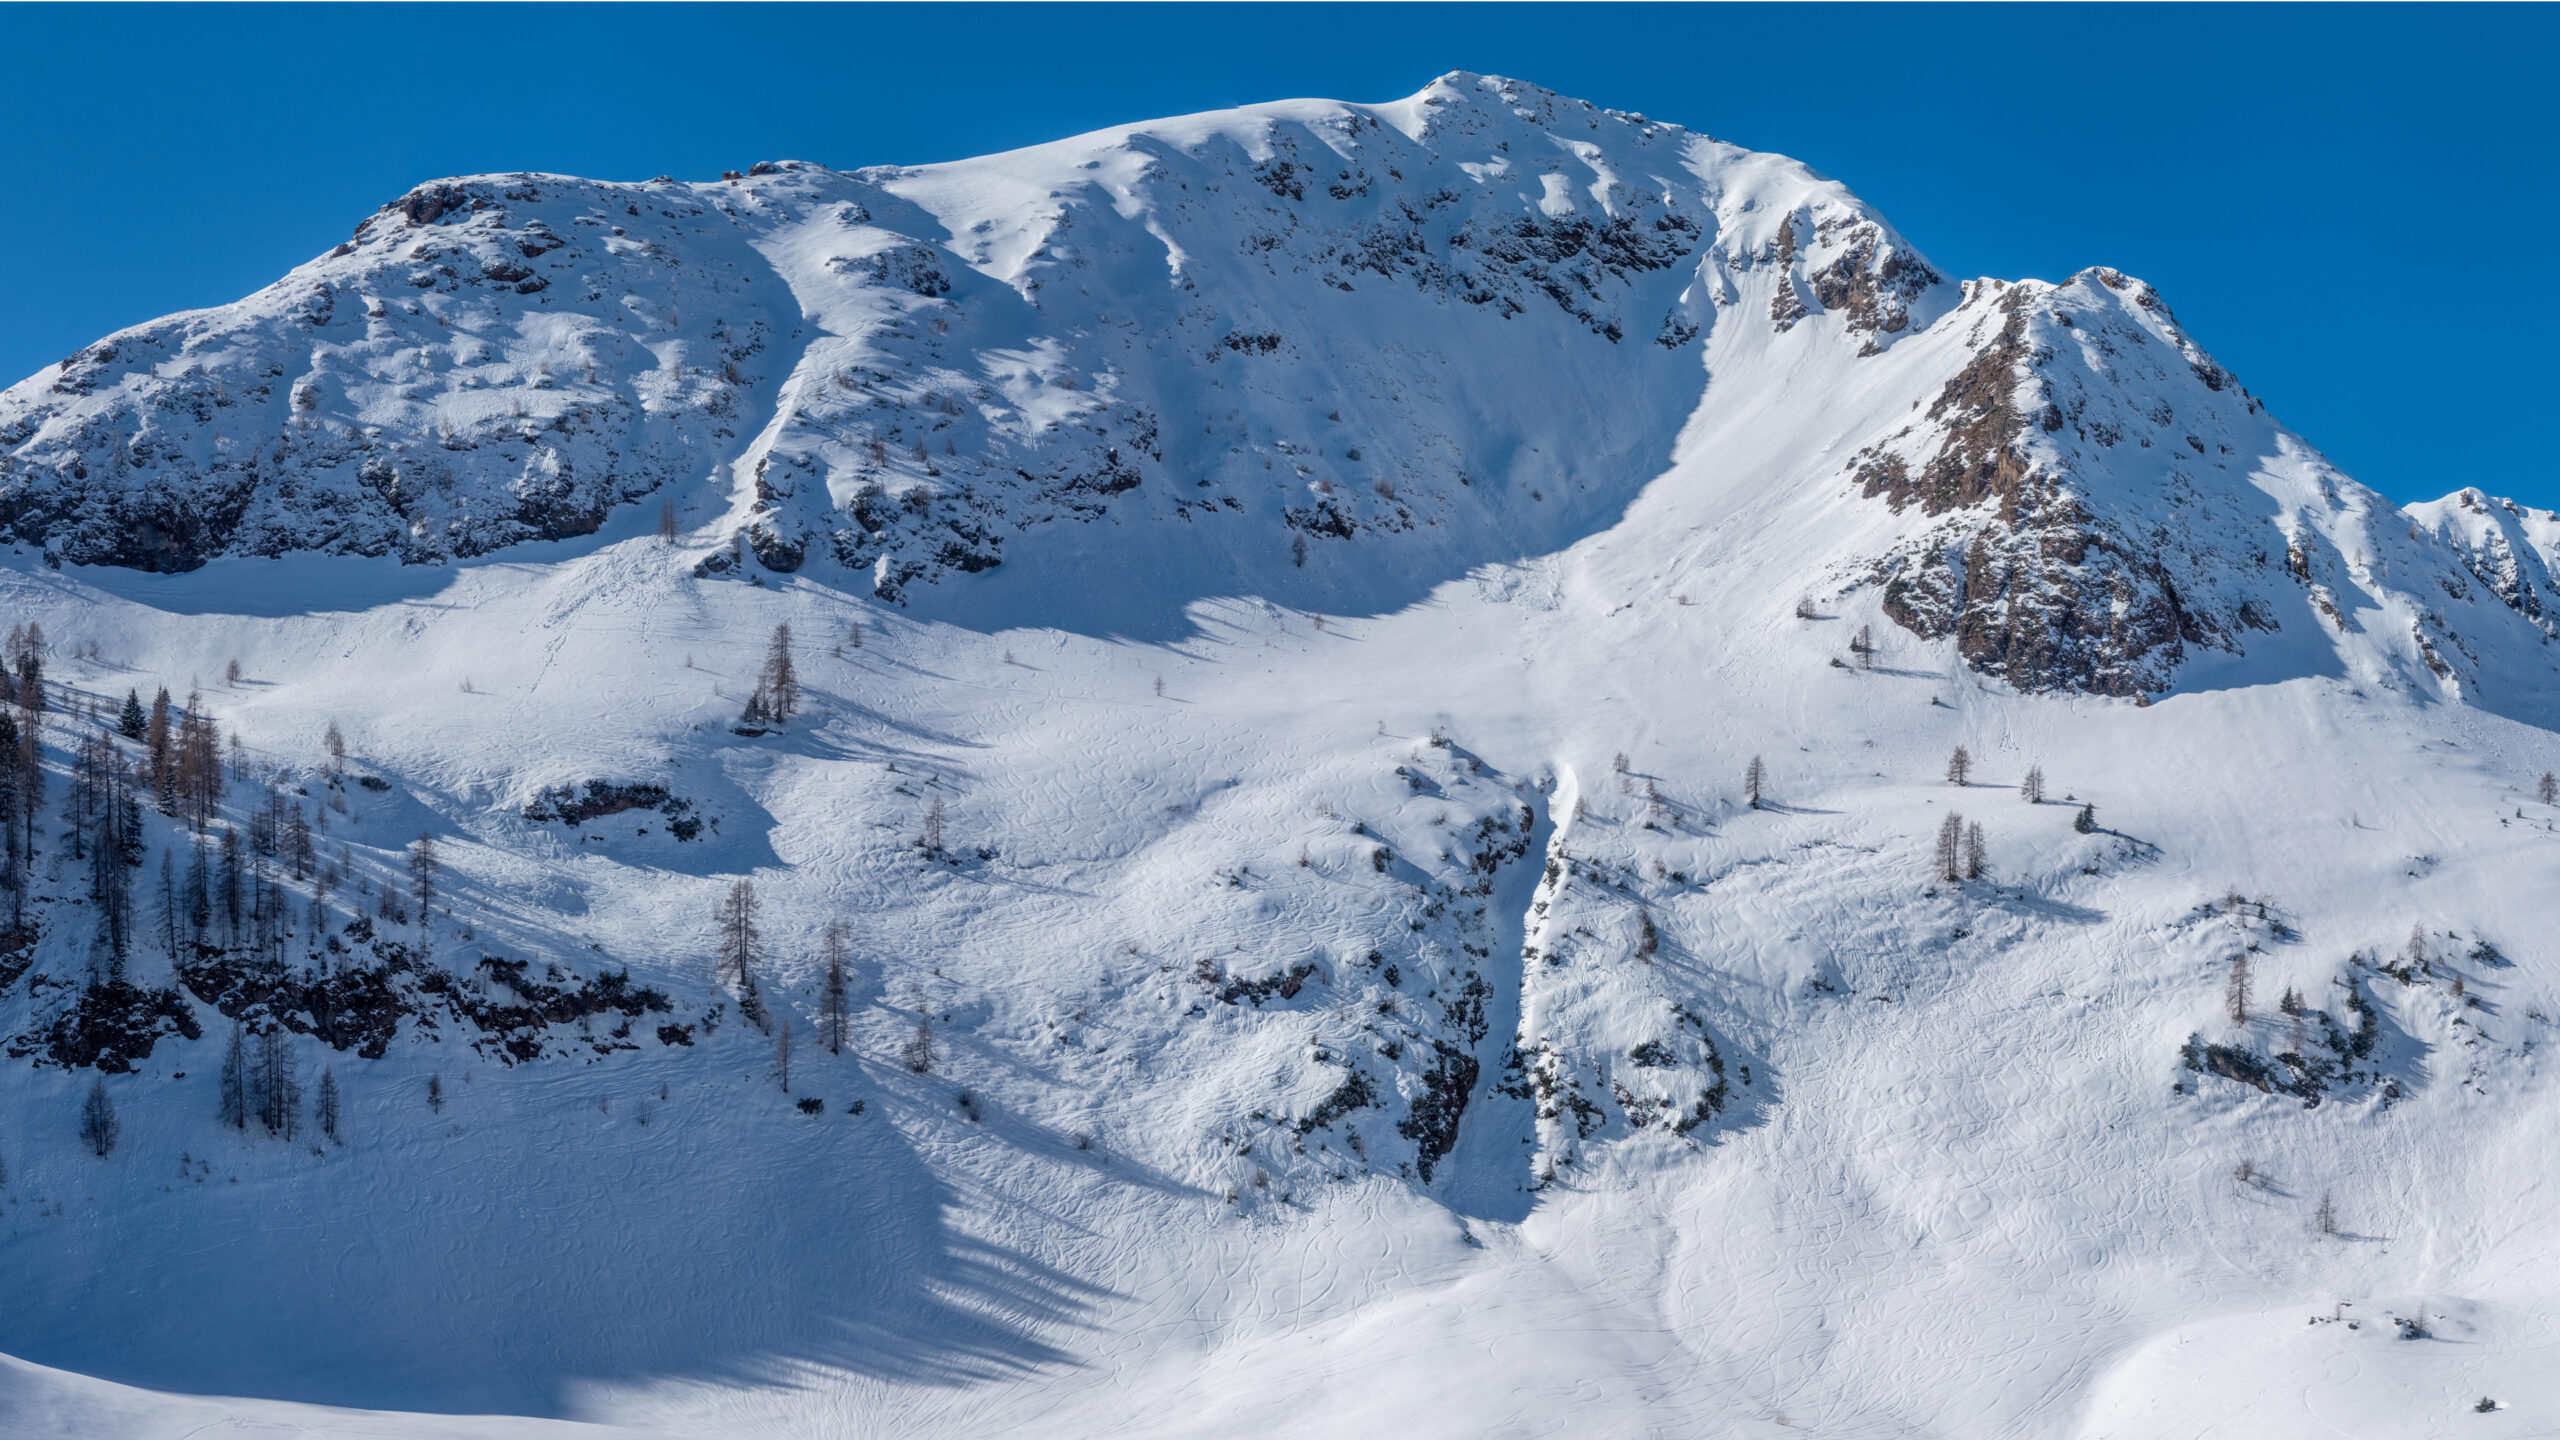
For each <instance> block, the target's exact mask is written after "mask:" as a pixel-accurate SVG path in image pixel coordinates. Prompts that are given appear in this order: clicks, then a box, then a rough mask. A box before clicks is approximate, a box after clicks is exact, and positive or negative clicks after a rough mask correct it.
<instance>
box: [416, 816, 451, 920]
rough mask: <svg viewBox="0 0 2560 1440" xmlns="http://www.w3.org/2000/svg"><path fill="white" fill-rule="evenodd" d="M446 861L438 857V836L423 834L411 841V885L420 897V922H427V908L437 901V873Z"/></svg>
mask: <svg viewBox="0 0 2560 1440" xmlns="http://www.w3.org/2000/svg"><path fill="white" fill-rule="evenodd" d="M443 868H444V862H443V861H442V860H439V859H438V858H437V857H436V837H434V836H433V835H421V836H419V837H418V838H417V839H415V840H413V841H411V842H409V887H410V889H411V890H412V891H414V892H415V893H416V894H417V897H418V924H419V926H420V927H421V928H424V926H425V925H426V923H427V909H428V907H429V906H431V905H433V904H435V903H436V874H437V872H438V871H440V870H442V869H443Z"/></svg>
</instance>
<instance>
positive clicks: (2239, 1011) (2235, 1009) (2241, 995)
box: [2222, 954, 2249, 1025]
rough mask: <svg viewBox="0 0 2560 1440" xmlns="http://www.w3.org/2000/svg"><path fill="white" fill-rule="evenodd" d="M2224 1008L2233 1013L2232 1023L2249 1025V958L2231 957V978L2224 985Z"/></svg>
mask: <svg viewBox="0 0 2560 1440" xmlns="http://www.w3.org/2000/svg"><path fill="white" fill-rule="evenodd" d="M2222 1003H2223V1007H2224V1008H2225V1009H2227V1010H2229V1011H2230V1012H2231V1023H2232V1024H2234V1025H2246V1024H2248V1023H2249V957H2248V956H2247V955H2245V954H2242V955H2234V956H2232V957H2231V976H2230V978H2229V979H2227V980H2225V981H2224V982H2223V985H2222Z"/></svg>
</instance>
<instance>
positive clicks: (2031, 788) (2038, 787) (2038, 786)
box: [2018, 765, 2044, 805]
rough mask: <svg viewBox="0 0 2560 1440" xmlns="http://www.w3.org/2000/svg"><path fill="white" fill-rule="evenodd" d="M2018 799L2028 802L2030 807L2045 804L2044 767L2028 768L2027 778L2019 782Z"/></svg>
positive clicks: (2031, 766)
mask: <svg viewBox="0 0 2560 1440" xmlns="http://www.w3.org/2000/svg"><path fill="white" fill-rule="evenodd" d="M2018 798H2019V799H2021V800H2024V801H2026V802H2027V803H2028V804H2030V805H2041V804H2043V803H2044V767H2043V766H2041V765H2030V766H2028V767H2027V778H2026V779H2024V780H2022V781H2020V782H2018Z"/></svg>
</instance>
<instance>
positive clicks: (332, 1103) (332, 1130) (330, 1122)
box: [311, 1065, 338, 1144]
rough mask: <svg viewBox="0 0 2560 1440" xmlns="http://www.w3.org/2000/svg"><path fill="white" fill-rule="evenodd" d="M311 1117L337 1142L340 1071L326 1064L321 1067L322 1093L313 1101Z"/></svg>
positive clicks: (326, 1134) (332, 1141)
mask: <svg viewBox="0 0 2560 1440" xmlns="http://www.w3.org/2000/svg"><path fill="white" fill-rule="evenodd" d="M311 1118H312V1120H313V1121H314V1122H315V1123H317V1124H318V1125H319V1127H320V1133H321V1134H323V1135H325V1136H327V1137H329V1140H330V1142H331V1143H332V1144H335V1143H337V1140H338V1072H337V1071H335V1070H332V1069H330V1068H329V1067H328V1066H326V1065H323V1066H321V1067H320V1094H319V1098H317V1099H316V1100H314V1101H313V1102H312V1105H311Z"/></svg>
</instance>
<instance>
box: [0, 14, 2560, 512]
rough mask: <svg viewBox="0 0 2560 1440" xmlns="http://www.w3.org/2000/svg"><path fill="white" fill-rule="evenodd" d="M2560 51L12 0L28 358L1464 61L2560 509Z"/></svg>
mask: <svg viewBox="0 0 2560 1440" xmlns="http://www.w3.org/2000/svg"><path fill="white" fill-rule="evenodd" d="M2556 40H2560V10H2555V9H2553V8H2551V7H2543V6H2536V7H2525V6H2513V7H2483V8H2468V7H2443V6H2436V7H2423V8H2405V9H2404V8H2397V7H2356V8H2336V9H2333V8H2326V7H2319V6H2282V7H2271V8H2230V7H2197V8H2188V7H2181V6H2141V7H2131V8H2114V7H2069V8H2041V7H2029V6H2017V7H2011V6H2000V7H1989V8H1974V7H1944V8H1929V7H1920V6H1895V7H1887V8H1863V7H1833V6H1780V7H1768V8H1761V7H1755V6H1715V7H1678V8H1675V7H1670V6H1641V7H1625V8H1621V7H1616V6H1596V5H1595V6H1577V7H1569V8H1566V7H1559V8H1549V7H1544V6H1534V5H1524V6H1500V7H1482V8H1479V7H1474V6H1466V5H1441V6H1428V7H1410V8H1407V7H1393V6H1351V5H1336V6H1322V7H1293V6H1281V7H1259V6H1221V7H1209V8H1197V9H1193V8H1180V7H1158V6H1150V7H1137V8H1119V7H1072V6H1037V7H1026V8H1016V7H988V8H967V7H958V6H949V7H936V8H915V9H907V8H896V7H868V6H866V7H843V8H835V7H823V8H822V7H818V6H792V7H773V8H767V7H760V6H727V7H692V6H681V5H662V6H645V7H630V8H625V7H620V6H612V5H582V6H562V7H545V6H459V5H457V6H430V7H409V6H394V5H377V6H363V7H345V8H341V7H335V6H321V5H308V6H305V5H296V6H282V7H266V6H239V7H192V6H190V7H178V6H164V7H150V8H123V7H106V6H44V7H34V6H13V7H9V8H0V159H4V161H5V163H4V164H0V173H5V175H6V177H7V180H6V183H7V184H8V186H9V188H10V190H11V191H12V198H11V199H10V201H9V203H8V209H7V213H6V219H5V221H0V372H4V373H5V375H6V376H7V378H9V379H15V378H17V377H19V376H22V375H25V374H27V373H29V372H31V371H33V370H34V369H36V368H37V367H39V366H41V365H43V364H46V363H48V362H50V361H53V360H56V359H59V358H60V357H62V356H63V355H65V354H68V353H69V352H70V351H71V350H73V349H74V348H76V347H78V346H80V345H82V344H85V343H87V342H88V341H90V340H93V339H95V338H97V337H98V336H100V335H102V334H105V333H106V332H108V331H110V330H113V329H115V328H117V327H119V326H123V325H128V324H132V323H134V322H136V321H140V320H145V319H148V318H150V317H152V316H154V315H158V314H162V313H166V312H168V311H171V310H178V309H184V308H188V307H192V306H199V305H210V304H216V303H219V302H222V301H226V300H230V299H232V298H235V297H237V296H239V295H241V294H244V293H246V292H248V291H250V290H253V289H256V288H257V287H259V286H260V285H263V284H265V283H266V282H267V281H269V280H271V279H273V278H274V277H275V276H276V275H278V274H280V273H282V272H283V271H284V270H285V269H287V268H288V267H290V266H292V265H295V264H298V263H300V262H301V261H303V260H306V259H308V258H310V257H311V256H313V255H314V254H317V253H318V252H320V251H322V250H325V249H327V248H328V247H329V246H331V245H333V244H335V243H336V242H337V241H338V240H340V239H342V238H344V237H345V236H346V234H347V232H348V231H349V230H350V229H352V228H353V227H354V225H355V223H356V222H357V221H358V220H360V219H362V218H363V217H364V216H365V215H366V214H368V213H370V212H371V211H372V210H373V209H374V208H375V207H376V206H379V205H380V204H382V202H384V201H385V200H388V199H391V198H393V197H395V196H397V195H399V194H400V193H401V192H403V191H405V190H406V189H408V188H409V187H410V186H411V185H413V184H415V183H416V182H418V181H420V180H425V179H430V178H433V177H436V176H441V175H450V174H460V173H469V172H481V171H500V170H550V171H561V172H567V173H572V174H581V175H595V176H604V177H611V178H645V177H647V176H650V175H656V174H660V173H668V174H674V175H678V176H684V177H688V178H709V177H712V176H716V175H717V174H718V173H719V172H720V171H721V170H723V169H735V168H743V167H744V166H745V165H747V164H748V163H750V162H752V161H755V160H760V159H772V158H779V157H784V156H789V157H793V158H798V159H804V160H813V161H818V162H821V163H825V164H829V165H835V166H840V167H845V168H851V167H854V166H859V165H867V164H877V163H884V162H916V161H927V160H941V159H949V158H953V157H958V156H965V155H973V154H980V153H984V152H987V151H990V150H998V149H1004V148H1008V147H1011V146H1016V145H1022V144H1027V143H1031V142H1034V141H1040V140H1048V139H1053V138H1056V137H1058V136H1062V135H1067V134H1072V133H1074V132H1076V131H1079V130H1086V129H1091V128H1093V127H1096V126H1100V125H1105V124H1110V123H1114V122H1119V121H1128V120H1139V119H1145V118H1149V117H1152V116H1159V115H1170V114H1179V113H1182V112H1185V111H1190V110H1200V109H1209V108H1214V107H1219V106H1226V105H1234V104H1241V103H1247V102H1251V101H1256V100H1266V99H1273V98H1278V97H1282V96H1291V95H1322V96H1330V97H1334V98H1338V99H1346V100H1385V99H1391V98H1395V97H1399V96H1403V95H1407V94H1410V93H1412V92H1413V91H1415V90H1418V89H1420V88H1421V87H1422V85H1423V84H1424V83H1425V82H1426V81H1428V80H1429V79H1430V78H1431V77H1432V76H1434V75H1437V74H1439V73H1441V72H1443V71H1446V70H1452V69H1468V70H1479V71H1487V72H1492V73H1496V74H1505V75H1513V76H1517V77H1520V78H1522V79H1527V80H1533V81H1536V82H1537V83H1539V84H1543V85H1547V86H1549V87H1552V88H1554V89H1557V90H1561V91H1563V92H1565V93H1567V94H1569V95H1573V96H1576V97H1579V98H1583V99H1588V100H1591V101H1593V102H1595V103H1598V104H1602V105H1609V106H1615V107H1618V108H1621V109H1629V110H1641V111H1644V112H1645V113H1647V114H1649V115H1653V116H1656V117H1658V118H1662V119H1668V120H1675V121H1678V122H1680V123H1682V124H1685V125H1688V126H1690V127H1691V128H1693V129H1698V130H1704V131H1706V132H1708V133H1710V134H1713V135H1716V136H1719V137H1721V138H1725V139H1729V140H1733V141H1735V142H1737V143H1740V144H1743V145H1747V146H1751V147H1753V148H1755V149H1763V150H1777V151H1782V152H1784V153H1786V154H1789V155H1793V156H1795V157H1797V158H1798V159H1801V160H1803V161H1805V162H1806V163H1808V164H1810V165H1812V166H1813V167H1815V168H1816V169H1818V170H1822V171H1824V172H1826V173H1828V174H1831V175H1834V176H1837V177H1839V178H1840V179H1842V180H1843V181H1845V182H1847V183H1848V185H1849V186H1850V187H1851V188H1852V189H1854V190H1856V191H1857V192H1858V193H1859V194H1861V195H1863V196H1864V197H1866V199H1867V200H1868V201H1869V202H1871V203H1872V204H1874V205H1875V206H1876V207H1877V208H1878V209H1880V210H1882V211H1883V212H1884V213H1885V214H1886V215H1887V216H1888V217H1890V218H1891V219H1892V220H1893V221H1894V223H1895V224H1896V225H1897V226H1899V227H1900V228H1901V229H1902V231H1903V232H1904V233H1905V234H1907V235H1909V236H1910V237H1911V238H1912V239H1913V240H1914V241H1915V242H1917V243H1918V244H1919V246H1920V247H1921V249H1923V250H1924V251H1926V252H1927V253H1928V254H1929V255H1930V256H1931V257H1932V258H1933V259H1935V260H1936V261H1937V262H1938V263H1939V264H1940V265H1942V266H1944V267H1946V268H1948V269H1950V270H1952V271H1954V272H1955V273H1956V274H1959V275H1968V276H1969V275H1998V276H2005V277H2020V276H2037V277H2047V278H2060V277H2061V276H2063V275H2066V274H2068V273H2069V272H2071V271H2073V270H2077V269H2079V268H2080V267H2082V266H2084V265H2091V264H2110V265H2114V266H2117V267H2118V268H2120V269H2124V270H2127V271H2130V272H2132V273H2134V274H2136V275H2140V276H2142V277H2143V278H2145V279H2148V280H2150V281H2152V282H2153V283H2154V284H2156V285H2158V286H2159V288H2160V290H2161V291H2162V293H2163V294H2165V295H2166V296H2167V297H2168V299H2169V301H2170V303H2171V304H2172V305H2173V306H2174V307H2175V308H2176V310H2177V312H2178V316H2179V318H2180V319H2181V320H2182V321H2183V322H2184V323H2185V324H2186V326H2187V328H2188V329H2189V330H2190V331H2191V332H2193V333H2194V334H2195V335H2196V336H2197V337H2198V338H2199V339H2200V340H2202V341H2203V343H2204V344H2205V345H2206V346H2207V347H2208V348H2210V349H2211V350H2213V351H2214V352H2215V354H2216V355H2217V356H2218V357H2219V358H2220V359H2221V360H2222V361H2223V363H2225V364H2226V365H2228V366H2230V367H2231V368H2232V369H2234V370H2236V371H2237V372H2239V374H2240V376H2241V378H2242V379H2243V380H2244V381H2245V382H2246V383H2247V384H2248V385H2249V386H2250V388H2251V389H2252V390H2254V391H2255V392H2256V393H2257V394H2259V395H2260V396H2262V397H2264V398H2265V399H2266V400H2267V401H2268V402H2269V404H2270V405H2271V406H2272V407H2273V409H2274V410H2275V413H2276V414H2277V415H2278V416H2280V417H2281V418H2283V419H2284V420H2286V421H2287V422H2289V423H2290V424H2292V425H2293V427H2294V428H2295V429H2297V430H2300V431H2301V432H2303V433H2304V434H2305V435H2306V436H2308V437H2309V438H2310V439H2311V440H2312V442H2313V443H2314V444H2317V445H2319V446H2321V447H2322V448H2323V449H2325V450H2326V451H2328V453H2329V454H2330V455H2331V457H2332V458H2334V459H2336V460H2337V461H2338V462H2339V463H2340V464H2342V465H2344V466H2345V467H2346V468H2347V469H2348V470H2349V471H2351V472H2352V473H2354V474H2355V475H2357V476H2358V477H2359V478H2361V479H2363V480H2364V481H2366V482H2367V483H2369V484H2372V485H2374V486H2375V487H2377V488H2379V489H2381V490H2382V491H2384V492H2385V493H2387V494H2389V495H2391V496H2393V497H2394V498H2396V499H2402V500H2408V499H2418V498H2424V497H2429V496H2433V495H2437V494H2440V493H2443V492H2444V491H2447V490H2450V489H2453V488H2455V487H2457V486H2460V485H2465V484H2476V485H2480V486H2482V487H2484V488H2486V489H2489V490H2491V491H2493V492H2498V493H2504V494H2508V495H2512V496H2515V497H2516V498H2519V499H2524V500H2528V501H2530V502H2532V503H2535V504H2541V505H2552V506H2560V466H2555V464H2554V461H2553V459H2552V449H2551V446H2550V444H2549V441H2548V431H2549V428H2550V425H2549V422H2550V418H2551V416H2552V415H2553V414H2554V413H2555V411H2560V405H2555V402H2554V400H2553V398H2552V394H2551V392H2552V391H2553V389H2554V388H2555V382H2560V373H2556V371H2555V366H2554V364H2553V362H2552V358H2551V353H2552V352H2551V343H2552V342H2551V340H2550V338H2549V337H2550V333H2551V328H2552V327H2551V322H2550V319H2549V316H2550V312H2551V309H2552V306H2553V304H2554V302H2553V300H2552V299H2551V296H2550V294H2549V292H2550V290H2551V289H2552V286H2551V282H2550V279H2549V277H2548V276H2547V275H2546V274H2545V273H2544V268H2545V266H2546V265H2547V264H2549V263H2550V262H2549V260H2548V258H2547V256H2548V253H2549V250H2550V245H2551V240H2552V235H2553V230H2554V226H2553V220H2554V218H2555V217H2554V214H2553V211H2554V208H2555V197H2560V164H2556V162H2555V159H2554V153H2555V145H2554V141H2555V139H2556V138H2560V136H2555V130H2560V125H2555V122H2554V121H2553V119H2552V110H2551V102H2550V96H2551V93H2552V92H2553V90H2554V89H2555V88H2560V87H2555V85H2554V82H2553V78H2552V76H2551V74H2550V69H2551V61H2552V59H2553V56H2554V54H2555V41H2556ZM0 383H5V382H0Z"/></svg>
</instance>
